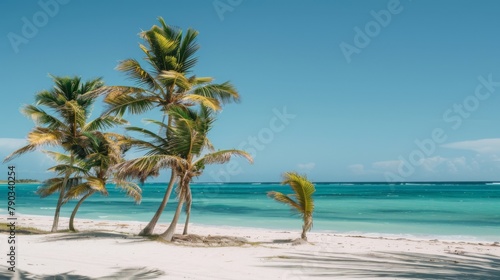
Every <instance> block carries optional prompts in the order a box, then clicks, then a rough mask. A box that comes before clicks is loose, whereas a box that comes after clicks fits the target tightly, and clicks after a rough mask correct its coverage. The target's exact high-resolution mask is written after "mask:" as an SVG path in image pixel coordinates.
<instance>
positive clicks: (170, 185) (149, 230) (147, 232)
mask: <svg viewBox="0 0 500 280" xmlns="http://www.w3.org/2000/svg"><path fill="white" fill-rule="evenodd" d="M174 182H175V171H174V170H172V175H171V176H170V182H168V187H167V190H166V192H165V195H164V196H163V200H162V201H161V204H160V207H158V210H156V213H155V215H154V216H153V218H152V219H151V221H149V223H148V225H147V226H146V227H145V228H143V229H142V230H141V232H140V233H139V235H140V236H147V235H151V234H153V230H154V229H155V226H156V223H157V222H158V220H159V219H160V216H161V214H162V213H163V210H164V209H165V207H166V206H167V203H168V199H169V198H170V195H171V194H172V190H173V188H174Z"/></svg>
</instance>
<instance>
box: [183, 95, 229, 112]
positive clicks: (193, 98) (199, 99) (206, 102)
mask: <svg viewBox="0 0 500 280" xmlns="http://www.w3.org/2000/svg"><path fill="white" fill-rule="evenodd" d="M182 100H183V101H184V102H193V103H195V104H202V105H203V106H205V107H207V108H210V109H212V110H214V111H220V110H221V109H222V108H221V106H220V102H219V101H218V100H217V99H215V98H212V97H207V96H203V95H196V94H185V95H183V97H182Z"/></svg>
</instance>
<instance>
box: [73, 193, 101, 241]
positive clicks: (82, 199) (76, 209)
mask: <svg viewBox="0 0 500 280" xmlns="http://www.w3.org/2000/svg"><path fill="white" fill-rule="evenodd" d="M94 193H95V191H90V192H89V193H87V194H86V195H84V196H83V197H82V198H81V199H80V201H78V203H77V204H76V205H75V209H73V212H72V213H71V217H70V218H69V230H71V231H76V229H75V226H74V220H75V216H76V212H78V208H80V205H82V203H83V201H84V200H85V199H87V198H88V197H89V196H91V195H93V194H94Z"/></svg>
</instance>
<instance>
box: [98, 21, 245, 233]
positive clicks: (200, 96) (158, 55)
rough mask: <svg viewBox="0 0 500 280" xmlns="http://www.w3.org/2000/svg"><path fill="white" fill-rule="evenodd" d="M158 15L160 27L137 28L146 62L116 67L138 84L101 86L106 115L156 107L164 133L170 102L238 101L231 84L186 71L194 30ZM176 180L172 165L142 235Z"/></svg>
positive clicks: (191, 57) (191, 63)
mask: <svg viewBox="0 0 500 280" xmlns="http://www.w3.org/2000/svg"><path fill="white" fill-rule="evenodd" d="M158 20H159V22H160V26H156V25H154V26H153V27H152V28H151V29H150V30H147V31H144V32H142V33H141V37H142V39H143V40H144V43H145V45H143V44H140V48H141V50H142V51H143V52H144V54H145V55H146V57H145V59H146V61H147V62H148V64H149V67H148V68H145V67H143V66H142V65H141V64H140V63H139V62H138V61H137V60H135V59H127V60H124V61H122V62H120V64H119V65H118V67H117V69H118V70H119V71H122V72H124V73H125V74H126V75H127V76H128V77H129V78H130V79H131V80H133V81H135V83H136V84H137V86H109V87H105V88H103V91H102V93H105V94H106V97H105V102H106V103H107V104H108V105H109V106H108V109H107V111H106V114H116V115H118V116H123V114H125V113H126V112H128V113H131V114H141V113H144V112H146V111H149V110H152V109H153V108H159V109H160V110H161V112H163V121H162V122H163V123H166V124H167V125H166V126H162V127H161V129H163V130H165V131H164V132H165V133H166V131H167V130H168V129H169V127H170V126H171V124H172V122H171V121H170V119H169V118H168V111H169V110H170V108H172V107H182V108H188V107H191V106H193V105H196V104H203V105H204V106H206V107H209V108H212V109H213V110H219V109H220V108H221V104H225V103H228V102H231V101H238V100H239V95H238V92H237V90H236V89H235V88H234V86H233V85H232V84H231V83H229V82H224V83H221V84H216V83H213V82H212V81H213V78H210V77H196V76H195V75H191V76H189V75H190V74H191V72H192V69H193V67H194V66H195V65H196V62H197V58H196V57H195V54H196V51H197V50H198V49H199V46H198V44H197V43H196V37H197V36H198V32H197V31H195V30H193V29H188V30H187V32H186V33H185V34H184V33H183V32H182V30H180V29H177V28H174V27H171V26H169V25H167V24H166V23H165V21H164V20H163V18H161V17H160V18H159V19H158ZM160 132H161V131H160ZM174 180H175V171H174V170H173V169H172V170H171V176H170V181H169V183H168V186H167V189H166V191H165V194H164V196H163V200H162V202H161V204H160V205H159V207H158V210H157V211H156V213H155V215H154V216H153V218H152V219H151V221H150V222H149V223H148V225H147V226H146V227H145V228H144V229H143V230H142V231H141V233H140V235H150V234H151V233H152V232H153V230H154V227H155V225H156V223H157V222H158V220H159V218H160V216H161V214H162V213H163V210H164V209H165V207H166V205H167V203H168V199H169V197H170V195H171V193H172V190H173V185H174Z"/></svg>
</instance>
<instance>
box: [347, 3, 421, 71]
mask: <svg viewBox="0 0 500 280" xmlns="http://www.w3.org/2000/svg"><path fill="white" fill-rule="evenodd" d="M410 1H411V0H410ZM403 9H404V8H403V6H402V5H401V3H400V1H399V0H389V2H387V9H382V10H380V11H378V12H376V11H374V10H371V11H370V15H371V16H372V18H373V20H370V21H369V22H367V23H366V24H365V26H364V28H360V27H358V26H356V27H354V38H353V43H352V44H349V43H346V42H345V41H342V42H341V43H340V45H339V47H340V51H342V54H343V55H344V57H345V59H346V61H347V63H351V61H352V58H351V56H352V55H353V54H360V53H361V50H362V49H364V48H366V47H368V46H369V45H370V43H371V41H372V39H373V38H375V37H377V36H378V35H379V34H380V32H381V31H382V28H386V27H387V26H389V24H390V23H391V22H392V18H393V16H394V15H397V14H399V13H401V12H402V11H403Z"/></svg>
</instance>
